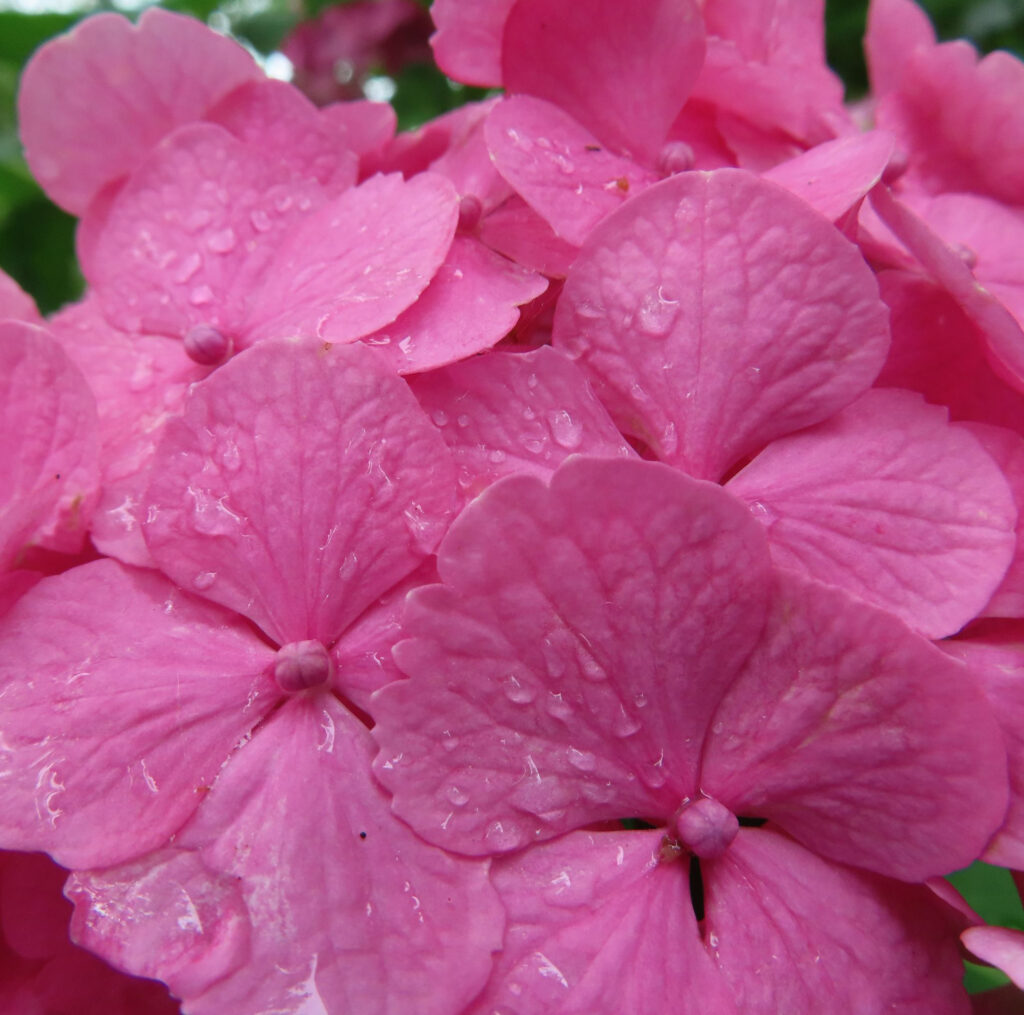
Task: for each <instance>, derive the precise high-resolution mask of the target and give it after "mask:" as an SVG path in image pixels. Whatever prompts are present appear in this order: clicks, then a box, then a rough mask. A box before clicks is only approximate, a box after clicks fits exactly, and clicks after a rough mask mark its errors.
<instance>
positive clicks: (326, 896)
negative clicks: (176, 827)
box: [154, 695, 504, 1015]
mask: <svg viewBox="0 0 1024 1015" xmlns="http://www.w3.org/2000/svg"><path fill="white" fill-rule="evenodd" d="M371 748H372V744H371V741H370V738H369V734H368V733H367V732H366V730H365V728H364V727H362V726H361V725H360V724H359V723H358V722H357V721H356V720H355V719H354V718H353V717H352V716H351V715H350V714H349V713H348V712H346V711H345V710H344V709H343V708H342V707H341V706H340V705H339V704H338V702H337V701H336V700H335V699H334V698H333V697H332V696H331V695H322V696H314V697H311V698H306V699H297V700H294V701H290V702H288V703H287V704H286V705H285V706H284V708H282V709H281V710H279V711H278V712H276V713H275V715H274V716H273V717H272V718H271V719H270V721H269V722H268V723H266V724H265V725H264V726H263V727H261V729H260V730H259V731H258V733H257V734H256V736H255V737H254V738H253V740H252V741H251V742H250V743H248V744H246V745H245V746H244V747H243V748H242V750H241V751H239V753H238V754H237V756H236V757H235V759H234V760H233V761H232V763H231V764H230V765H229V766H228V767H227V769H226V770H225V771H224V773H223V775H222V776H221V778H220V779H218V781H217V785H216V786H215V787H214V789H213V790H212V792H211V793H210V795H209V797H208V798H207V800H206V801H205V802H204V804H203V806H202V808H201V809H200V811H199V813H198V815H197V818H196V820H195V821H194V822H193V823H192V825H191V826H190V827H189V828H188V829H186V831H185V833H184V836H183V841H184V842H185V843H186V844H187V845H190V846H192V847H193V848H194V847H197V846H198V847H200V848H201V850H202V857H203V859H204V861H205V862H206V863H207V864H208V865H209V866H210V867H211V868H212V869H213V870H215V871H217V872H219V873H221V874H222V875H223V876H227V877H231V878H235V879H237V880H238V883H239V885H240V887H241V890H242V894H243V896H244V898H245V902H246V904H247V906H248V908H249V913H250V918H251V920H252V946H251V951H250V954H249V956H248V961H247V962H246V963H245V964H244V965H243V966H241V968H239V969H238V970H237V971H236V972H234V973H233V974H232V975H230V976H228V977H226V978H225V979H222V980H220V981H219V982H218V983H216V984H214V985H212V986H211V987H210V988H209V989H207V990H205V991H204V992H202V993H201V994H199V995H198V996H192V997H190V998H189V1000H188V1002H187V1003H188V1010H189V1012H190V1013H192V1015H204V1013H207V1012H209V1013H216V1015H221V1013H224V1012H243V1011H246V1012H250V1011H251V1012H255V1011H266V1010H268V1009H278V1010H284V1011H297V1010H299V1009H298V1008H296V1007H295V1006H296V1005H297V1004H299V1003H300V1002H303V1001H304V1002H305V1008H307V1009H308V1010H309V1011H341V1010H352V1011H358V1012H360V1013H366V1015H385V1013H392V1012H399V1011H402V1010H405V1007H404V1006H405V1005H406V1004H407V1003H408V1001H409V999H410V998H415V999H416V1000H415V1006H416V1008H415V1010H416V1012H417V1013H423V1015H431V1013H436V1015H442V1013H449V1012H453V1011H459V1010H461V1009H462V1007H463V1006H464V1005H465V1004H466V1003H467V1002H468V1001H470V1000H471V999H472V997H473V996H474V995H475V994H476V992H477V991H479V989H480V988H481V987H482V986H483V983H484V981H485V980H486V978H487V974H488V972H489V971H490V966H491V952H492V951H493V950H495V949H497V948H498V947H500V944H501V930H502V926H503V923H504V916H503V913H502V910H501V907H500V905H499V904H498V901H497V899H496V898H495V895H494V892H493V889H491V888H490V886H489V884H488V882H487V867H486V865H485V864H481V863H478V862H474V861H468V860H461V859H456V858H454V857H451V856H449V855H447V854H445V853H442V852H441V851H440V850H437V849H435V848H433V847H431V846H427V845H426V844H424V843H423V842H422V841H421V840H420V839H418V838H417V837H416V836H415V835H414V834H413V833H412V832H410V831H409V829H408V828H406V827H405V826H404V825H402V824H401V823H400V822H398V821H397V820H396V819H395V818H394V816H393V815H392V814H391V810H390V806H389V804H390V801H389V800H388V798H387V796H386V795H385V794H384V793H383V792H382V791H381V789H380V788H379V787H378V786H377V785H376V783H374V781H373V780H372V778H371V776H370V769H369V765H370V757H371V754H372V750H371ZM282 758H287V759H288V763H287V764H285V765H282V764H281V763H280V759H282ZM268 815H271V816H272V820H269V821H268ZM154 915H155V917H156V918H157V919H159V920H160V921H161V923H162V924H163V928H164V929H163V933H164V934H165V935H168V936H169V937H170V938H171V940H174V938H176V937H180V936H181V932H180V931H178V930H177V925H176V924H170V926H168V924H169V923H170V921H168V920H167V917H166V916H165V915H164V914H161V913H157V914H154Z"/></svg>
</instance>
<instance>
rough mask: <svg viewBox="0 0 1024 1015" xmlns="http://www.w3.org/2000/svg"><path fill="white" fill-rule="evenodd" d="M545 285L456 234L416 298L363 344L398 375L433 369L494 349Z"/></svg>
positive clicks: (512, 263) (482, 247) (504, 258)
mask: <svg viewBox="0 0 1024 1015" xmlns="http://www.w3.org/2000/svg"><path fill="white" fill-rule="evenodd" d="M547 285H548V282H547V279H545V278H543V277H542V276H540V275H538V274H537V273H536V272H533V271H530V270H529V269H527V268H523V267H521V266H520V265H518V264H515V263H514V262H512V261H510V260H509V259H508V258H506V257H501V256H500V255H498V254H495V253H494V252H493V251H492V250H489V249H488V248H487V247H485V246H484V245H483V244H482V243H480V242H479V241H478V240H475V239H473V238H472V237H468V236H456V237H455V239H454V240H453V241H452V245H451V247H450V249H449V251H448V256H447V257H446V258H445V260H444V263H443V264H442V265H441V267H440V268H439V269H438V271H437V274H436V275H435V276H434V277H433V279H432V280H431V282H430V285H428V286H427V288H426V289H424V290H423V294H422V295H421V296H420V298H419V299H418V300H417V301H416V302H415V303H414V304H413V305H412V306H411V307H409V309H408V310H406V311H405V312H404V313H402V314H400V315H399V317H398V318H397V320H395V321H393V322H391V323H390V324H388V325H387V326H385V327H384V328H381V329H380V330H379V331H376V332H374V333H373V334H372V335H368V336H367V337H366V341H367V342H368V343H369V344H370V345H373V346H377V347H379V348H382V349H383V350H384V352H385V353H386V354H387V355H388V357H389V358H390V359H391V362H392V363H393V364H394V367H395V369H396V371H397V372H398V373H400V374H412V373H420V372H422V371H424V370H433V369H434V368H435V367H440V366H444V365H445V364H448V363H455V362H457V361H458V360H461V359H465V358H467V357H469V356H472V355H474V354H475V353H479V352H484V351H485V350H487V349H490V348H491V347H492V346H494V345H497V343H498V342H500V341H501V340H502V339H503V338H504V337H505V336H506V335H507V334H508V333H509V332H510V331H511V330H512V328H513V327H515V324H516V322H517V321H518V320H519V309H518V308H519V307H520V306H522V305H523V304H524V303H529V302H530V300H532V299H535V298H536V297H537V296H539V295H540V294H541V293H542V292H543V291H544V290H545V289H546V288H547Z"/></svg>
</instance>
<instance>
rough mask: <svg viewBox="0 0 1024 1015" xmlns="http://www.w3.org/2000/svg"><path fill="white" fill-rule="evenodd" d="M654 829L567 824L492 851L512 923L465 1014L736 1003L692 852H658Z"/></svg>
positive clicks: (687, 1010)
mask: <svg viewBox="0 0 1024 1015" xmlns="http://www.w3.org/2000/svg"><path fill="white" fill-rule="evenodd" d="M661 838H662V834H661V832H656V831H650V832H574V833H572V834H570V835H566V836H563V837H562V838H560V839H556V840H555V841H554V842H550V843H545V844H544V845H541V846H537V847H535V848H533V849H529V850H525V851H524V852H522V853H517V854H516V855H515V856H512V857H509V858H507V859H502V860H500V861H498V862H497V863H495V865H494V867H493V869H492V874H491V879H492V881H493V882H494V886H495V888H497V890H498V893H499V894H500V896H501V900H502V902H503V903H504V904H505V908H506V910H507V911H508V919H509V927H508V930H507V931H506V933H505V947H504V949H503V951H502V952H501V955H500V956H499V958H498V963H497V966H496V967H495V971H494V973H493V975H492V976H491V980H490V982H489V983H488V985H487V988H486V989H485V990H484V992H483V993H482V994H481V995H480V997H478V998H477V999H476V1002H475V1004H474V1005H473V1006H471V1007H470V1008H469V1010H468V1012H467V1013H466V1015H491V1013H493V1012H505V1011H523V1012H551V1013H554V1012H570V1011H572V1012H587V1013H588V1015H622V1013H625V1012H629V1015H663V1013H664V1012H665V1011H666V1007H665V1005H666V999H667V998H672V999H673V1000H672V1009H671V1010H672V1011H673V1012H675V1013H678V1015H698V1013H702V1015H710V1013H714V1015H730V1013H734V1015H735V1013H737V1011H738V1009H737V1008H736V1007H735V1005H734V1004H733V1001H732V996H731V991H730V990H729V989H728V987H727V986H726V984H725V981H724V979H723V977H722V976H721V975H720V974H719V972H718V970H717V969H716V968H715V966H714V962H713V960H712V959H711V957H710V955H709V954H708V952H707V951H706V950H705V947H704V944H703V942H702V941H701V937H700V930H699V929H698V926H697V922H696V920H695V919H694V915H693V908H692V906H691V904H690V892H689V883H688V878H687V868H688V863H687V861H686V860H685V859H684V860H682V861H680V862H676V863H670V864H664V863H659V862H658V851H659V844H660V840H661ZM809 1010H810V1009H809Z"/></svg>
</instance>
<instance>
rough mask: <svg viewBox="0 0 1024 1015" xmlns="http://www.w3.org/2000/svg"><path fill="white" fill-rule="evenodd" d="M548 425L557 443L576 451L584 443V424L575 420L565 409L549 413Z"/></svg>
mask: <svg viewBox="0 0 1024 1015" xmlns="http://www.w3.org/2000/svg"><path fill="white" fill-rule="evenodd" d="M548 424H549V425H550V427H551V436H552V437H554V439H555V443H556V444H559V445H560V446H561V447H563V448H565V449H566V450H567V451H574V450H575V449H576V448H578V447H579V446H580V445H581V444H582V443H583V424H582V423H579V422H578V421H577V420H574V419H573V418H572V416H570V415H569V413H568V412H567V411H566V410H565V409H559V410H557V411H555V412H549V413H548Z"/></svg>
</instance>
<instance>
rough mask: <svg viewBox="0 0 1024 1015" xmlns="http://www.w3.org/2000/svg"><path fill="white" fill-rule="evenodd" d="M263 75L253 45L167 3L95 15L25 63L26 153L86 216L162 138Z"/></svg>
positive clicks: (53, 193) (21, 115)
mask: <svg viewBox="0 0 1024 1015" xmlns="http://www.w3.org/2000/svg"><path fill="white" fill-rule="evenodd" d="M260 76H261V74H260V71H259V69H258V68H257V67H256V65H255V64H254V63H253V61H252V58H251V57H250V56H249V54H248V53H246V52H245V50H243V49H242V48H241V47H240V46H238V45H237V44H236V43H234V42H232V41H230V40H229V39H226V38H224V37H223V36H221V35H217V34H216V33H215V32H212V31H210V29H208V28H207V27H206V26H205V25H203V24H201V23H200V22H198V21H195V20H193V19H192V18H187V17H183V16H181V15H179V14H172V13H170V12H169V11H164V10H160V9H159V8H155V9H153V10H148V11H145V12H144V13H143V15H142V17H141V18H140V19H139V23H138V25H137V26H133V25H132V24H131V22H129V21H128V20H127V19H125V18H123V17H121V16H120V15H116V14H101V15H97V16H96V17H92V18H87V19H86V20H85V21H83V22H82V23H81V24H79V25H78V26H77V27H76V28H75V29H74V31H72V32H69V33H68V34H67V35H64V36H61V37H60V38H58V39H55V40H53V41H51V42H49V43H47V45H46V46H44V47H43V48H42V49H40V50H39V52H37V53H36V55H35V56H34V57H33V58H32V60H31V62H30V63H29V65H28V66H27V67H26V69H25V73H24V74H23V76H22V79H21V89H20V92H19V95H18V120H19V124H20V129H21V139H22V142H23V144H24V146H25V156H26V158H27V160H28V163H29V166H30V167H31V169H32V173H33V175H34V176H35V178H36V179H37V180H39V182H40V185H41V186H42V187H43V189H44V190H45V191H46V193H47V194H48V195H49V196H50V197H51V198H53V200H54V201H56V202H57V203H58V204H59V205H61V207H63V208H66V209H67V210H68V211H70V212H72V213H74V214H79V215H80V214H81V213H82V212H83V211H85V208H86V206H87V205H88V204H89V202H90V200H91V199H92V198H93V197H94V196H95V195H96V194H97V193H98V192H99V190H100V189H101V188H102V187H103V186H104V184H107V183H109V182H111V181H114V180H116V179H118V178H119V177H122V176H126V175H127V174H128V173H130V172H132V171H133V170H134V169H135V168H136V167H137V166H138V165H139V164H140V163H141V162H142V160H143V159H144V158H145V156H146V154H147V152H148V151H149V150H150V149H151V148H152V147H153V146H154V145H155V144H157V142H158V141H159V140H160V139H161V138H162V137H164V136H165V135H166V134H169V133H170V132H171V131H172V130H173V129H174V128H175V127H177V126H180V125H181V124H185V123H190V122H192V121H194V120H198V119H200V118H201V117H202V116H203V114H204V113H205V111H206V110H207V109H208V108H209V107H210V106H211V105H213V103H214V102H216V101H217V99H219V98H220V97H221V96H223V95H226V94H227V93H228V92H229V91H231V89H233V88H235V87H236V86H238V85H240V84H242V83H243V82H245V81H249V80H253V79H255V78H258V77H260Z"/></svg>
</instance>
